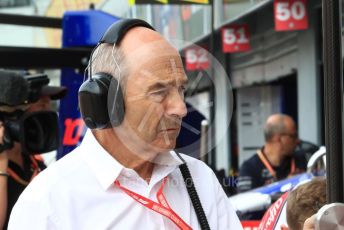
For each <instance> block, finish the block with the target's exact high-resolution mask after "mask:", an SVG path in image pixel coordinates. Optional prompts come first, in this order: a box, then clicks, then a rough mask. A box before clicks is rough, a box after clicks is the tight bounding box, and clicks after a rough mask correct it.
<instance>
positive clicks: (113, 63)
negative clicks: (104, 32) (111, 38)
mask: <svg viewBox="0 0 344 230" xmlns="http://www.w3.org/2000/svg"><path fill="white" fill-rule="evenodd" d="M100 72H103V73H107V74H110V75H111V76H112V77H114V78H115V79H117V80H118V82H119V84H120V85H121V87H122V90H123V93H124V91H125V88H126V87H125V86H126V79H127V77H128V75H129V73H128V68H127V65H126V61H125V57H124V54H123V52H122V50H121V48H120V47H117V46H114V45H112V44H106V43H104V44H101V45H100V46H99V47H97V49H96V50H95V51H94V53H93V57H92V73H93V74H95V73H100Z"/></svg>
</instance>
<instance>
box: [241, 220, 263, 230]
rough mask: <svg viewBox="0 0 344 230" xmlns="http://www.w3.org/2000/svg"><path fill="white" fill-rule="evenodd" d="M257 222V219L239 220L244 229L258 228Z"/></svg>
mask: <svg viewBox="0 0 344 230" xmlns="http://www.w3.org/2000/svg"><path fill="white" fill-rule="evenodd" d="M259 224H260V221H259V220H247V221H241V225H242V227H243V228H244V230H258V227H259Z"/></svg>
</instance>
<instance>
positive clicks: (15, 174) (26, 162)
mask: <svg viewBox="0 0 344 230" xmlns="http://www.w3.org/2000/svg"><path fill="white" fill-rule="evenodd" d="M66 93H67V88H66V87H57V86H49V85H45V86H43V87H42V90H41V92H40V98H39V100H38V101H37V102H35V103H32V104H29V105H28V106H27V107H25V113H32V112H37V111H49V110H51V100H59V99H61V98H63V97H64V96H65V95H66ZM0 113H1V112H0ZM3 135H4V126H3V124H2V122H0V144H2V140H3ZM37 156H38V157H37ZM45 168H46V166H45V164H44V162H43V160H42V159H41V158H40V157H39V155H34V156H31V155H30V156H29V155H26V154H22V150H21V146H20V143H18V142H15V143H14V145H13V147H12V148H11V149H7V150H4V151H2V152H0V229H7V225H8V220H9V216H10V213H11V210H12V208H13V206H14V204H15V202H16V201H17V199H18V197H19V196H20V194H21V193H22V192H23V190H24V189H25V188H26V187H27V185H28V184H29V182H30V181H31V180H32V179H33V178H34V177H35V176H36V175H37V174H38V173H39V172H40V171H42V170H43V169H45Z"/></svg>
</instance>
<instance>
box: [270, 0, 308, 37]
mask: <svg viewBox="0 0 344 230" xmlns="http://www.w3.org/2000/svg"><path fill="white" fill-rule="evenodd" d="M306 6H307V2H306V0H275V2H274V14H275V30H276V31H285V30H304V29H307V28H308V17H307V7H306Z"/></svg>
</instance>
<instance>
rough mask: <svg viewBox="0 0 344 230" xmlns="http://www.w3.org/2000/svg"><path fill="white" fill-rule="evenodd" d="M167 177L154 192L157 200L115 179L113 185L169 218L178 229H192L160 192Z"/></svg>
mask: <svg viewBox="0 0 344 230" xmlns="http://www.w3.org/2000/svg"><path fill="white" fill-rule="evenodd" d="M166 180H167V177H165V178H164V180H163V181H162V184H161V186H160V188H159V190H158V192H157V194H156V196H157V199H158V202H159V203H157V202H155V201H152V200H151V199H148V198H146V197H144V196H141V195H140V194H138V193H135V192H133V191H131V190H129V189H127V188H124V187H122V186H121V184H120V183H119V181H118V180H116V181H115V185H117V187H119V188H120V189H121V190H122V191H124V192H125V193H126V194H128V195H129V196H130V197H131V198H133V199H134V200H135V201H137V202H139V203H140V204H142V205H143V206H145V207H147V208H149V209H151V210H153V211H155V212H157V213H159V214H161V215H163V216H166V217H167V218H169V219H170V220H171V221H172V222H173V223H175V224H176V225H177V226H178V227H179V229H181V230H192V228H191V227H190V226H189V225H188V224H187V223H185V222H184V220H183V219H182V218H181V217H180V216H178V214H176V213H175V212H174V211H173V210H172V209H171V208H170V206H169V205H168V202H167V200H166V198H165V196H164V194H163V193H162V190H163V188H164V186H165V184H166Z"/></svg>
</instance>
